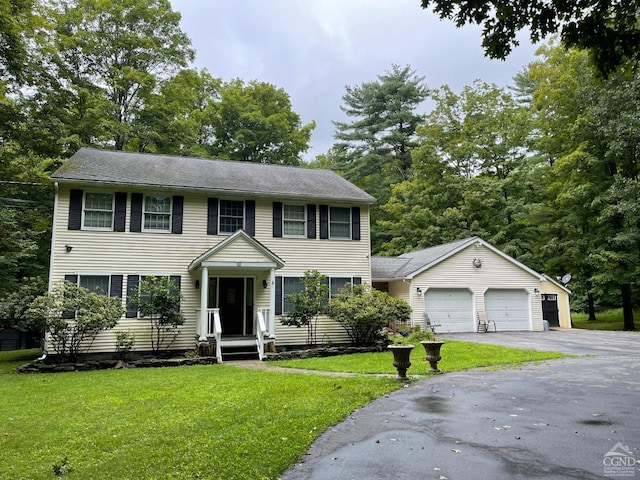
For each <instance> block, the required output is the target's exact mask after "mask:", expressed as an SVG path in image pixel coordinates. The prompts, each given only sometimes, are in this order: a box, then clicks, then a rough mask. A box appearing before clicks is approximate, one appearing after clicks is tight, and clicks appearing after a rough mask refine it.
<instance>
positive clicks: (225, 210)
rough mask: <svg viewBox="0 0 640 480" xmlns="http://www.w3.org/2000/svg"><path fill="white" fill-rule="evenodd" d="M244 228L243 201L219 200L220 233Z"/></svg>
mask: <svg viewBox="0 0 640 480" xmlns="http://www.w3.org/2000/svg"><path fill="white" fill-rule="evenodd" d="M242 228H244V201H242V200H220V229H219V232H220V233H234V232H236V231H237V230H240V229H242Z"/></svg>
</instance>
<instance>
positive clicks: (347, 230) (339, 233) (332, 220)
mask: <svg viewBox="0 0 640 480" xmlns="http://www.w3.org/2000/svg"><path fill="white" fill-rule="evenodd" d="M329 238H337V239H346V240H349V239H351V209H350V208H346V207H330V208H329Z"/></svg>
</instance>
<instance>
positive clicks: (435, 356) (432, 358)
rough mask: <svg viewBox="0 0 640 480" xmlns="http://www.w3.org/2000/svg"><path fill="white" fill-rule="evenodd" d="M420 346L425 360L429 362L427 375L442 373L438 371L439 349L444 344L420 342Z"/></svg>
mask: <svg viewBox="0 0 640 480" xmlns="http://www.w3.org/2000/svg"><path fill="white" fill-rule="evenodd" d="M420 344H421V345H422V346H423V347H424V351H425V353H426V356H425V360H426V361H427V362H429V365H430V366H431V368H430V369H429V373H442V372H441V371H440V370H438V362H439V361H440V360H441V359H442V357H441V356H440V347H442V345H444V342H439V341H425V342H420Z"/></svg>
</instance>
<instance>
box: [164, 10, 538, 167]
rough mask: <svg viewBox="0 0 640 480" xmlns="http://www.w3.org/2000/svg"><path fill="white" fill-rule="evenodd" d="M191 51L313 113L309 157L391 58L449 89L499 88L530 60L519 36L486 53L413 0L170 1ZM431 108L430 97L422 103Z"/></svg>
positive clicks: (472, 35) (470, 32) (225, 74)
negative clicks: (502, 51) (350, 98)
mask: <svg viewBox="0 0 640 480" xmlns="http://www.w3.org/2000/svg"><path fill="white" fill-rule="evenodd" d="M171 4H172V7H173V9H174V10H176V11H179V12H180V13H181V14H182V23H181V25H182V28H183V30H184V31H185V32H186V33H187V34H188V35H189V37H190V38H191V40H192V42H193V45H194V47H195V49H196V62H195V66H196V67H198V68H203V67H205V68H207V70H208V71H209V72H210V73H211V74H212V75H214V76H216V77H220V78H222V79H223V80H230V79H232V78H242V79H243V80H245V81H249V80H254V79H255V80H259V81H265V82H269V83H272V84H274V85H276V86H277V87H282V88H284V90H286V91H287V93H288V94H289V95H290V97H291V102H292V105H293V110H294V111H296V112H297V113H298V114H300V116H301V118H302V121H303V123H308V122H310V121H312V120H315V121H316V125H317V126H316V130H315V131H314V134H313V137H312V139H311V143H312V148H311V150H310V151H309V152H308V153H307V155H306V157H307V158H313V157H314V156H315V155H317V154H319V153H324V152H326V151H327V149H328V148H329V147H330V146H331V145H332V144H333V133H334V127H333V124H332V120H333V121H335V120H344V119H345V117H344V114H343V113H342V111H341V110H340V105H341V104H342V95H343V94H344V93H345V86H346V85H351V86H355V85H359V84H361V83H363V82H367V81H371V80H374V79H375V78H376V76H377V75H380V74H383V73H384V72H385V71H386V70H389V69H390V68H391V65H392V64H398V65H401V66H404V65H411V66H412V68H413V69H415V70H416V72H417V73H418V75H420V76H424V77H425V81H426V83H427V85H428V86H429V87H432V88H435V87H439V86H441V85H443V84H448V85H449V86H450V87H451V88H452V89H453V90H454V91H459V90H461V89H462V87H463V86H465V85H470V84H471V83H472V82H473V81H474V80H475V79H477V78H480V79H482V80H484V81H486V82H488V83H496V84H497V85H499V86H506V85H509V84H510V83H511V80H512V77H513V76H514V75H515V74H516V73H517V72H518V71H519V70H521V69H522V68H523V67H524V66H526V65H527V64H528V63H529V62H531V61H532V60H533V57H534V47H533V46H532V45H530V44H529V43H528V41H526V40H525V41H523V42H522V43H523V45H522V46H521V47H519V48H516V49H515V51H514V52H513V53H512V55H511V56H510V57H509V58H508V59H507V60H506V61H498V60H489V59H487V58H485V57H484V54H483V51H482V48H481V46H480V44H481V37H480V33H481V30H480V28H479V27H474V26H470V27H464V28H460V29H458V28H455V25H454V24H453V23H451V22H448V21H441V20H439V19H438V18H437V17H436V16H435V15H434V14H432V13H431V12H429V11H427V10H423V9H422V8H420V6H419V2H418V1H417V0H348V1H347V0H315V1H309V0H270V1H268V2H266V1H263V0H234V1H227V0H207V1H202V0H171ZM427 108H428V103H426V104H425V106H424V109H425V110H426V109H427Z"/></svg>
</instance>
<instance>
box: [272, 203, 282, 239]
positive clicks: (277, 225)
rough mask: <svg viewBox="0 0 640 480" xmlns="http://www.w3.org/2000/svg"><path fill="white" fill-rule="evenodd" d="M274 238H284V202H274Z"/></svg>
mask: <svg viewBox="0 0 640 480" xmlns="http://www.w3.org/2000/svg"><path fill="white" fill-rule="evenodd" d="M273 236H274V237H278V238H280V237H282V202H273Z"/></svg>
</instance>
